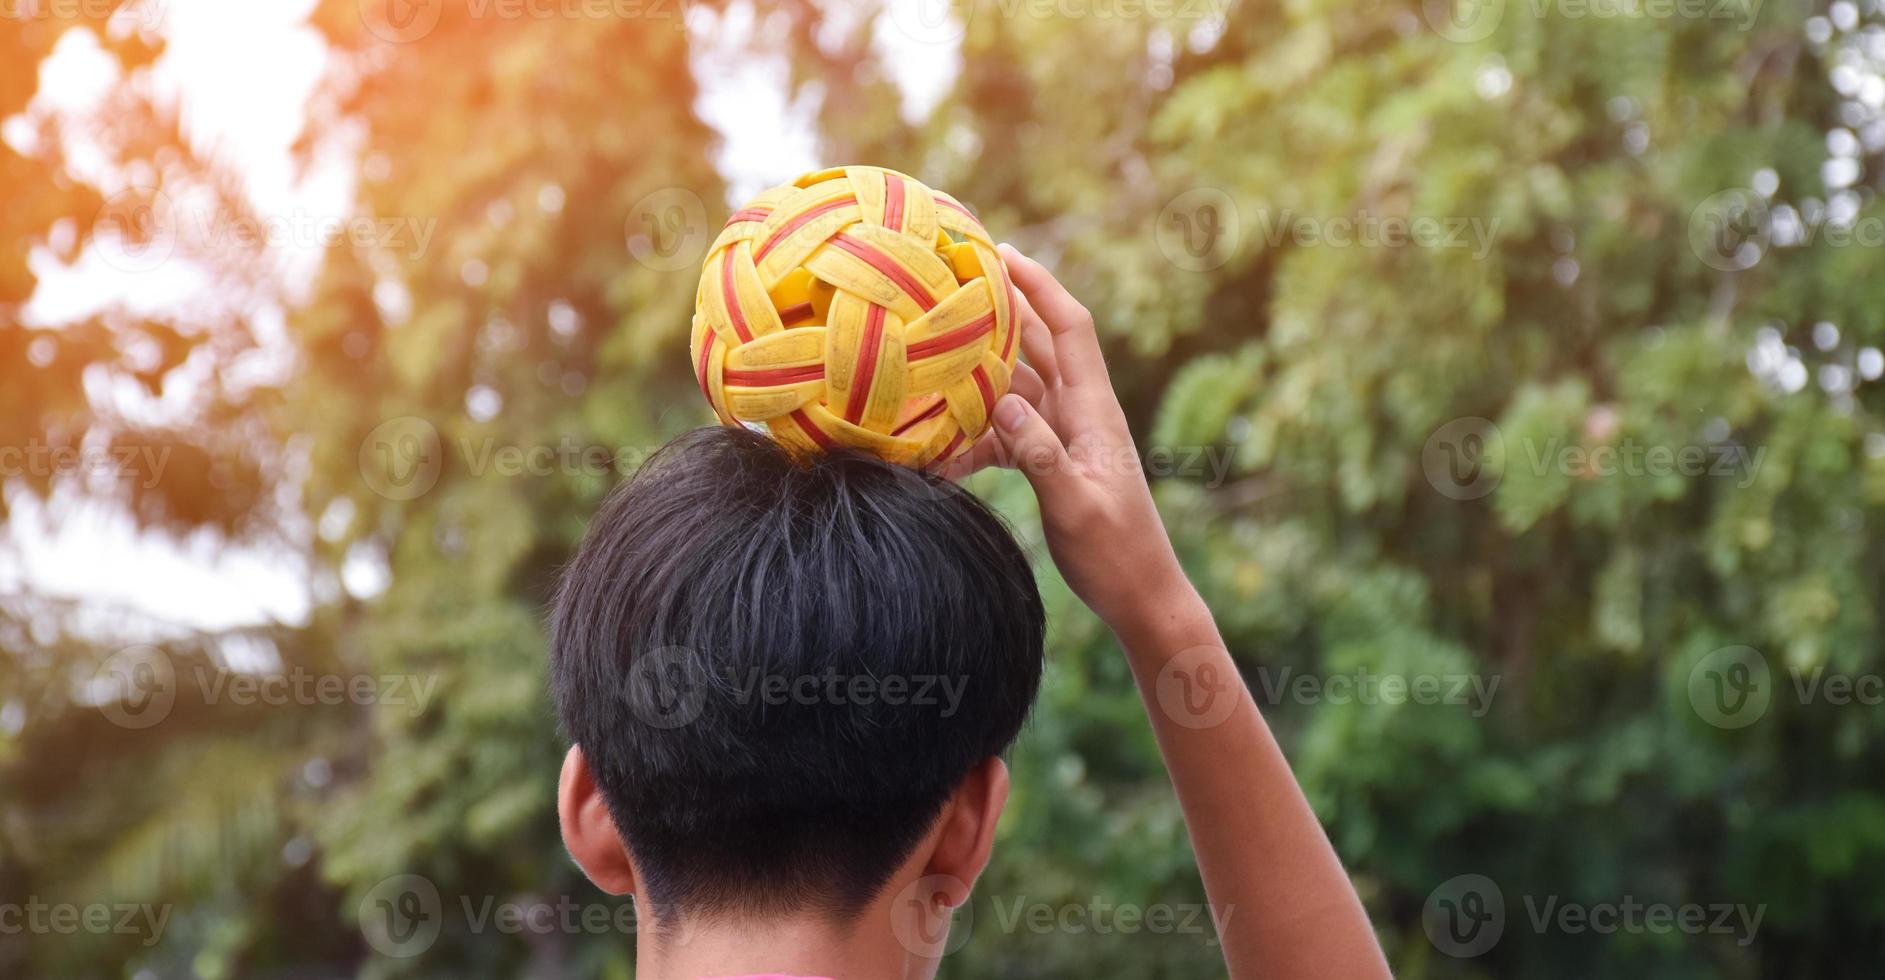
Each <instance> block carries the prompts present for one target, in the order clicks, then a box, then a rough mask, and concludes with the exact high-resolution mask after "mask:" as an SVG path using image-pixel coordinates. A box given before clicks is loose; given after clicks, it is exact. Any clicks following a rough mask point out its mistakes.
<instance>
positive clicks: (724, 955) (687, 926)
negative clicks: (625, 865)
mask: <svg viewBox="0 0 1885 980" xmlns="http://www.w3.org/2000/svg"><path fill="white" fill-rule="evenodd" d="M879 918H880V914H879V910H877V909H875V908H873V909H870V910H868V911H866V913H865V915H864V917H863V918H862V919H861V920H859V921H858V922H855V923H851V924H849V925H836V924H833V923H831V922H830V921H827V920H825V919H823V918H821V917H818V916H815V915H807V916H792V917H786V918H766V919H736V920H727V919H715V920H711V921H698V920H683V921H681V922H679V923H674V924H667V923H662V922H655V923H653V924H652V925H653V928H647V929H644V930H642V932H641V934H640V937H639V940H638V942H637V947H636V955H635V976H636V977H638V978H642V980H699V978H702V977H714V978H720V977H745V976H753V975H766V974H784V975H786V976H791V977H818V978H828V980H853V978H858V980H863V978H868V980H885V978H896V980H928V978H930V977H933V976H934V975H935V971H936V964H935V961H933V960H928V959H922V958H919V957H916V956H914V955H912V954H911V953H910V952H909V951H908V950H906V949H904V948H903V944H901V943H899V942H898V941H897V939H896V937H895V935H894V934H893V933H892V930H891V929H890V923H889V921H888V919H887V918H884V921H877V920H878V919H879ZM643 923H644V925H648V924H649V923H648V921H647V920H645V919H644V920H643Z"/></svg>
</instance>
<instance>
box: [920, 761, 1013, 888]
mask: <svg viewBox="0 0 1885 980" xmlns="http://www.w3.org/2000/svg"><path fill="white" fill-rule="evenodd" d="M1007 805H1008V766H1007V764H1006V763H1003V762H1002V761H1001V758H1000V757H999V756H989V757H988V758H986V759H983V760H982V763H981V765H978V766H976V767H975V768H974V769H971V770H969V775H968V776H967V778H965V779H963V780H962V785H960V786H958V787H956V792H955V794H954V795H953V796H951V797H950V798H949V802H948V803H946V804H944V805H943V813H942V818H941V819H940V820H939V821H937V827H936V846H935V847H934V848H933V849H932V850H931V851H930V857H929V862H928V864H929V866H928V867H927V868H926V869H925V871H924V873H925V874H926V875H934V876H936V878H935V879H934V880H936V881H941V882H948V883H949V886H948V887H946V888H945V889H944V890H945V891H946V892H949V893H950V894H945V895H941V896H938V897H939V898H942V899H943V900H944V901H945V902H946V904H948V905H949V906H950V907H952V908H953V907H955V906H959V905H961V904H963V903H964V902H967V901H968V900H969V890H970V889H972V888H974V887H975V879H977V878H980V877H981V876H982V870H983V869H984V868H987V867H988V858H989V855H991V854H993V853H994V850H995V825H996V824H997V823H999V822H1000V821H1001V811H1002V809H1003V808H1005V807H1006V806H1007ZM958 891H959V892H960V893H959V894H956V892H958Z"/></svg>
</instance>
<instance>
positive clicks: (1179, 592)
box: [1113, 574, 1389, 977]
mask: <svg viewBox="0 0 1885 980" xmlns="http://www.w3.org/2000/svg"><path fill="white" fill-rule="evenodd" d="M1175 578H1176V581H1168V582H1162V583H1159V584H1157V585H1155V586H1154V587H1153V588H1151V589H1148V591H1147V592H1146V593H1144V596H1145V598H1144V601H1143V602H1141V603H1135V604H1134V606H1133V608H1132V609H1130V610H1129V611H1128V613H1127V615H1125V616H1122V617H1120V621H1119V622H1117V623H1115V624H1113V626H1114V631H1115V633H1116V634H1117V635H1118V637H1119V639H1120V642H1121V644H1122V645H1124V647H1125V649H1126V654H1127V657H1128V659H1129V661H1130V663H1131V666H1132V671H1133V676H1134V677H1135V678H1136V679H1137V681H1138V685H1139V691H1140V694H1141V696H1142V697H1143V698H1144V700H1145V704H1146V709H1147V713H1148V714H1149V715H1150V716H1151V719H1152V729H1153V732H1154V734H1155V735H1156V736H1157V738H1158V743H1159V749H1160V752H1161V753H1162V754H1163V755H1164V757H1165V764H1166V767H1167V769H1168V770H1169V771H1170V773H1171V779H1172V784H1173V786H1174V788H1175V789H1176V791H1177V793H1178V801H1179V805H1180V806H1181V807H1182V808H1183V811H1184V815H1185V825H1186V827H1187V828H1188V829H1189V830H1190V833H1191V844H1192V849H1193V851H1194V852H1195V853H1196V856H1197V861H1198V868H1199V871H1200V872H1201V873H1202V875H1203V878H1204V886H1205V892H1206V894H1207V896H1208V897H1209V898H1210V901H1211V906H1212V915H1213V919H1214V921H1215V922H1216V923H1217V927H1218V933H1219V935H1220V937H1221V938H1222V940H1223V943H1224V953H1225V961H1226V962H1227V964H1228V965H1229V966H1230V971H1231V975H1232V976H1233V977H1257V976H1261V977H1311V976H1314V977H1327V976H1342V977H1385V976H1388V975H1389V974H1388V969H1387V963H1386V961H1385V960H1384V959H1383V957H1382V954H1381V949H1380V945H1379V944H1378V942H1377V941H1376V939H1375V936H1374V932H1373V929H1372V928H1371V927H1370V926H1369V924H1368V917H1367V914H1366V912H1365V911H1364V910H1363V909H1362V907H1361V902H1360V900H1359V898H1357V896H1356V894H1355V890H1354V887H1353V885H1352V884H1351V883H1350V882H1349V879H1348V876H1347V874H1346V872H1344V871H1343V870H1342V865H1341V861H1340V859H1339V858H1337V856H1336V854H1335V850H1334V848H1333V847H1332V846H1331V845H1330V844H1329V840H1328V837H1327V836H1326V835H1325V834H1324V833H1323V831H1322V826H1321V824H1320V823H1319V822H1318V821H1317V820H1316V816H1315V813H1314V811H1312V810H1311V809H1310V807H1309V801H1308V799H1307V798H1306V797H1304V796H1303V794H1302V791H1301V790H1300V789H1299V788H1298V787H1297V784H1296V780H1295V778H1294V776H1292V775H1291V773H1290V771H1289V763H1288V761H1287V760H1286V759H1285V758H1284V757H1283V753H1282V749H1281V748H1280V747H1279V746H1278V745H1277V743H1276V739H1275V737H1274V736H1272V735H1271V733H1270V730H1269V726H1268V725H1267V724H1265V723H1264V721H1263V717H1262V715H1261V714H1260V713H1259V712H1258V711H1257V707H1256V703H1255V701H1254V700H1253V699H1252V698H1251V696H1250V693H1249V690H1248V689H1247V687H1246V686H1245V684H1244V683H1243V679H1242V677H1241V676H1240V675H1239V674H1238V672H1237V669H1236V665H1235V664H1234V662H1233V661H1232V660H1231V657H1230V654H1229V652H1228V651H1227V650H1226V649H1225V647H1224V642H1223V640H1222V638H1221V637H1220V636H1219V634H1218V630H1217V625H1216V623H1215V622H1214V621H1213V619H1212V617H1211V613H1210V610H1209V609H1208V608H1206V607H1205V605H1204V601H1203V599H1202V598H1200V597H1199V596H1198V594H1197V592H1196V591H1195V590H1194V589H1193V588H1192V587H1191V585H1190V583H1189V582H1186V581H1185V580H1184V578H1183V576H1182V574H1178V575H1176V577H1175ZM1219 698H1228V699H1231V700H1230V701H1227V702H1219V701H1217V700H1216V699H1219Z"/></svg>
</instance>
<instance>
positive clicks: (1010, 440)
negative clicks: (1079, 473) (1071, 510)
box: [995, 393, 1072, 497]
mask: <svg viewBox="0 0 1885 980" xmlns="http://www.w3.org/2000/svg"><path fill="white" fill-rule="evenodd" d="M995 438H996V439H999V440H1001V448H1002V465H1003V466H1007V467H1010V468H1012V469H1017V470H1020V471H1021V472H1022V473H1023V474H1025V475H1026V476H1027V478H1028V482H1029V483H1032V484H1034V492H1035V493H1036V494H1039V495H1041V496H1043V497H1045V496H1048V495H1051V494H1052V493H1053V492H1054V491H1055V489H1056V488H1057V487H1059V486H1060V485H1061V484H1062V483H1063V482H1064V481H1065V480H1067V479H1068V478H1069V477H1070V476H1071V475H1072V471H1071V469H1070V467H1071V465H1072V460H1071V459H1069V458H1068V456H1067V447H1066V446H1063V445H1061V442H1060V436H1059V435H1057V434H1056V433H1055V432H1054V429H1053V427H1052V426H1050V425H1048V424H1047V420H1046V419H1044V418H1041V413H1039V412H1037V411H1035V410H1034V406H1033V405H1030V404H1028V400H1027V399H1025V398H1023V397H1021V396H1020V395H1016V394H1013V393H1009V394H1006V395H1003V396H1001V400H1000V401H998V402H996V403H995Z"/></svg>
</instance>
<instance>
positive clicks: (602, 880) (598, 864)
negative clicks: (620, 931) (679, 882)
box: [556, 745, 635, 895]
mask: <svg viewBox="0 0 1885 980" xmlns="http://www.w3.org/2000/svg"><path fill="white" fill-rule="evenodd" d="M556 816H557V819H558V821H559V822H560V823H561V824H562V826H563V846H564V847H566V848H568V849H569V856H570V857H573V858H575V859H576V866H577V867H579V868H581V869H583V874H586V875H588V876H589V880H590V881H592V882H594V883H595V886H596V887H597V888H600V889H602V890H603V891H605V892H608V893H609V894H611V895H632V894H634V893H635V864H634V862H633V861H632V860H631V859H630V858H629V856H628V845H627V844H626V843H624V842H623V840H622V835H621V833H620V832H619V831H617V830H616V829H615V818H614V817H611V816H610V815H609V806H608V804H607V803H606V802H605V801H604V800H603V799H602V794H601V792H599V791H598V790H597V789H596V780H595V776H594V775H593V774H592V773H591V772H590V771H589V760H588V759H586V758H584V757H583V750H582V746H580V745H572V746H570V747H569V754H568V755H566V756H564V757H563V775H562V777H561V778H560V779H558V780H557V786H556Z"/></svg>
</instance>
